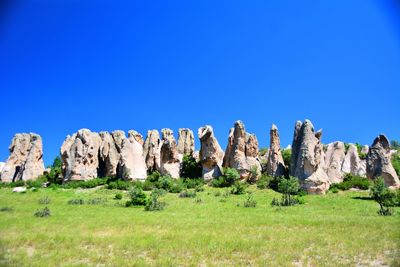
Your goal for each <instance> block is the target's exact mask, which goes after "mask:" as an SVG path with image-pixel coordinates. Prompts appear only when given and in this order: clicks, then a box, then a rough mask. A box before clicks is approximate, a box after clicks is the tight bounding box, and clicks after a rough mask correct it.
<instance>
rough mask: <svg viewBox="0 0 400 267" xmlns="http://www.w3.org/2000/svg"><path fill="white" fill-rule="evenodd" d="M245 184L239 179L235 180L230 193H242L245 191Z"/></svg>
mask: <svg viewBox="0 0 400 267" xmlns="http://www.w3.org/2000/svg"><path fill="white" fill-rule="evenodd" d="M246 188H247V184H246V183H244V182H241V181H236V182H235V183H234V184H233V185H232V189H231V194H233V195H243V194H244V193H246Z"/></svg>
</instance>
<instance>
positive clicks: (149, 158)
mask: <svg viewBox="0 0 400 267" xmlns="http://www.w3.org/2000/svg"><path fill="white" fill-rule="evenodd" d="M160 150H161V140H160V134H159V133H158V131H157V130H150V131H147V137H146V141H145V142H144V146H143V157H144V158H145V161H146V166H147V169H148V170H149V171H150V172H153V171H156V170H159V169H160V152H161V151H160Z"/></svg>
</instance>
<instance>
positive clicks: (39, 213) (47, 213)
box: [34, 207, 51, 218]
mask: <svg viewBox="0 0 400 267" xmlns="http://www.w3.org/2000/svg"><path fill="white" fill-rule="evenodd" d="M34 215H35V217H39V218H43V217H49V216H50V215H51V213H50V209H49V208H48V207H45V208H44V209H38V210H37V211H36V212H35V214H34Z"/></svg>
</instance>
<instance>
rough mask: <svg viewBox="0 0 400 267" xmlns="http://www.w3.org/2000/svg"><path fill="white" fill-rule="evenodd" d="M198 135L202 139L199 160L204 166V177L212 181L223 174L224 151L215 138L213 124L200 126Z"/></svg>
mask: <svg viewBox="0 0 400 267" xmlns="http://www.w3.org/2000/svg"><path fill="white" fill-rule="evenodd" d="M198 137H199V139H200V153H199V160H200V162H201V165H202V166H203V179H204V180H205V181H210V180H212V179H214V178H216V177H219V176H221V175H222V160H223V158H224V152H223V151H222V149H221V147H220V145H219V143H218V141H217V139H216V138H215V136H214V131H213V128H212V127H211V126H209V125H206V126H204V127H200V128H199V131H198Z"/></svg>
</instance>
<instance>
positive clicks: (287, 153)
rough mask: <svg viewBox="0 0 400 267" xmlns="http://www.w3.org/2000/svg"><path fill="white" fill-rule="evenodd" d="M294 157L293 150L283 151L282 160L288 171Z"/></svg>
mask: <svg viewBox="0 0 400 267" xmlns="http://www.w3.org/2000/svg"><path fill="white" fill-rule="evenodd" d="M291 157H292V150H291V149H283V150H282V158H283V162H285V166H286V168H287V169H290V158H291Z"/></svg>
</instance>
